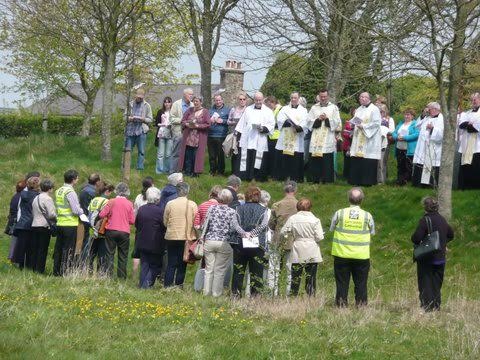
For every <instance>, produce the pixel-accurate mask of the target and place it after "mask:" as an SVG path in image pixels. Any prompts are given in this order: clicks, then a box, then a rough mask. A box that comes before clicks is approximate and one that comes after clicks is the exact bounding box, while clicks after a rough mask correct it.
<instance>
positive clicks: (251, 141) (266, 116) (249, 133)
mask: <svg viewBox="0 0 480 360" xmlns="http://www.w3.org/2000/svg"><path fill="white" fill-rule="evenodd" d="M274 128H275V117H274V115H273V111H272V110H270V109H269V108H268V106H266V105H265V104H263V94H262V93H261V92H257V93H255V95H254V104H253V105H250V106H249V107H247V108H246V109H245V111H244V113H243V115H242V117H241V118H240V120H239V121H238V124H237V126H236V127H235V131H236V132H237V134H240V135H241V136H240V141H239V144H238V145H239V148H240V172H239V176H240V178H241V179H242V180H247V181H250V180H253V179H255V180H258V181H265V180H267V177H268V173H267V166H266V161H265V159H266V157H265V156H264V153H266V152H267V151H268V135H270V134H272V132H273V129H274Z"/></svg>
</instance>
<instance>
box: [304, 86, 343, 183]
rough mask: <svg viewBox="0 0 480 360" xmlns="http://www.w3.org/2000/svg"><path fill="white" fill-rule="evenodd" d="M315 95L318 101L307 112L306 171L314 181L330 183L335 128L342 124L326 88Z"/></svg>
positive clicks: (335, 142)
mask: <svg viewBox="0 0 480 360" xmlns="http://www.w3.org/2000/svg"><path fill="white" fill-rule="evenodd" d="M317 97H318V100H319V102H318V103H316V104H315V105H313V106H312V108H311V109H310V112H309V113H308V128H309V130H310V131H312V136H311V139H310V149H309V152H310V157H309V162H308V171H309V173H310V174H311V179H312V181H313V182H314V183H316V184H318V183H320V182H322V183H332V182H334V181H335V169H334V154H335V152H336V150H337V139H336V138H335V130H336V129H337V128H338V127H341V126H342V120H341V119H340V112H339V111H338V107H337V105H335V104H333V103H331V102H330V97H329V95H328V90H327V89H322V90H320V91H319V93H318V96H317Z"/></svg>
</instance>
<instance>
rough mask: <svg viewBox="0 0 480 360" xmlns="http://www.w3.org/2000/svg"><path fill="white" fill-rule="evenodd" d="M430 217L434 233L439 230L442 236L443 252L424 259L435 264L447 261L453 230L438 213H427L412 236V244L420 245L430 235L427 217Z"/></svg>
mask: <svg viewBox="0 0 480 360" xmlns="http://www.w3.org/2000/svg"><path fill="white" fill-rule="evenodd" d="M426 216H428V217H429V218H430V219H431V221H432V231H436V230H438V233H439V235H440V245H441V247H442V250H441V251H440V252H438V253H436V254H434V255H432V256H431V257H429V258H426V259H422V261H425V262H434V261H442V260H445V252H446V249H447V242H449V241H451V240H452V239H453V229H452V227H451V226H450V225H449V224H448V223H447V220H445V218H444V217H443V216H442V215H440V214H439V213H438V212H435V213H427V214H425V215H424V216H423V217H422V218H421V219H420V221H419V222H418V226H417V229H416V230H415V232H414V233H413V235H412V242H413V243H414V244H420V242H421V241H422V240H423V239H424V238H425V236H427V234H428V227H427V221H426V220H425V217H426Z"/></svg>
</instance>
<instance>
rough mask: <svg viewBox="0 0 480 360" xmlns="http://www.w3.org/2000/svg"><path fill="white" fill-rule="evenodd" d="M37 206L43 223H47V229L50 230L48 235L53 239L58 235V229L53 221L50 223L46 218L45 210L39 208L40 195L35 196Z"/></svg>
mask: <svg viewBox="0 0 480 360" xmlns="http://www.w3.org/2000/svg"><path fill="white" fill-rule="evenodd" d="M37 204H38V208H39V209H40V212H41V213H42V215H43V217H44V218H45V221H46V222H47V224H48V226H49V228H50V235H51V236H53V237H56V236H57V234H58V227H57V223H56V222H55V221H52V220H50V219H49V218H48V217H47V212H46V210H45V209H42V207H41V206H40V195H39V196H37Z"/></svg>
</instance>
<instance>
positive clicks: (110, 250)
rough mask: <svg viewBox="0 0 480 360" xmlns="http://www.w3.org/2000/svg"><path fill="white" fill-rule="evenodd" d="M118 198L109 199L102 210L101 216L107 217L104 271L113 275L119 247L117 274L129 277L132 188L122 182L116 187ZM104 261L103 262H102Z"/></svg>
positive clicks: (133, 217)
mask: <svg viewBox="0 0 480 360" xmlns="http://www.w3.org/2000/svg"><path fill="white" fill-rule="evenodd" d="M115 194H116V195H117V197H116V198H114V199H111V200H109V201H108V203H107V205H105V207H104V208H103V209H102V211H100V214H99V216H100V218H102V219H103V218H105V217H106V218H107V219H108V222H107V225H106V226H105V245H106V253H107V254H106V259H105V262H104V264H102V265H103V266H102V267H103V269H102V270H103V271H104V272H105V273H106V275H108V276H113V259H114V256H115V250H116V249H117V248H118V264H117V276H118V277H119V278H122V279H126V278H127V259H128V247H129V246H130V225H133V224H134V223H135V214H134V211H133V204H132V202H131V201H130V200H128V196H130V189H129V188H128V185H127V184H125V183H123V182H121V183H118V184H117V186H116V187H115ZM102 263H103V262H102Z"/></svg>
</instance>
